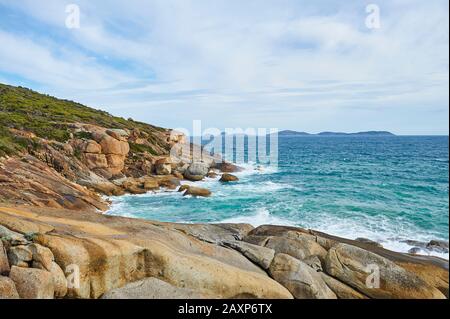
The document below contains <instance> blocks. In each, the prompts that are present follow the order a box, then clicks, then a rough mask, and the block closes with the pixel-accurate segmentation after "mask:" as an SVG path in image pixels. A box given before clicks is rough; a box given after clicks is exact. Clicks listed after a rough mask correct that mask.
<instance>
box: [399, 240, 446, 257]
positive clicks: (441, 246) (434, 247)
mask: <svg viewBox="0 0 450 319" xmlns="http://www.w3.org/2000/svg"><path fill="white" fill-rule="evenodd" d="M401 242H402V243H405V244H408V245H410V246H413V249H414V248H420V249H423V250H428V251H434V252H437V253H442V254H446V253H448V242H446V241H443V240H431V241H430V242H428V243H426V242H422V241H417V240H402V241H401Z"/></svg>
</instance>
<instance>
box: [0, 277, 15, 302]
mask: <svg viewBox="0 0 450 319" xmlns="http://www.w3.org/2000/svg"><path fill="white" fill-rule="evenodd" d="M0 299H19V294H18V293H17V289H16V285H15V284H14V281H12V280H11V279H10V278H8V277H3V276H1V275H0Z"/></svg>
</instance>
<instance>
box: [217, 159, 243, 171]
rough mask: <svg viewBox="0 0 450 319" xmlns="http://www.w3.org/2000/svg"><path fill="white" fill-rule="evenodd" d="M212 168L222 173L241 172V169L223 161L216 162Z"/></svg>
mask: <svg viewBox="0 0 450 319" xmlns="http://www.w3.org/2000/svg"><path fill="white" fill-rule="evenodd" d="M213 166H214V168H217V169H218V170H220V171H221V172H222V173H236V172H241V171H242V168H241V167H239V166H236V165H234V164H231V163H229V162H224V161H221V162H216V163H214V165H213Z"/></svg>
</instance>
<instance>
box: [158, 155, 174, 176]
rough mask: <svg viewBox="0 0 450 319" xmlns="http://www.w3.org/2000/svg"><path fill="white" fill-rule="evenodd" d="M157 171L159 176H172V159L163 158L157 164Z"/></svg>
mask: <svg viewBox="0 0 450 319" xmlns="http://www.w3.org/2000/svg"><path fill="white" fill-rule="evenodd" d="M155 171H156V174H157V175H170V174H172V162H171V161H170V158H166V157H165V158H161V159H159V160H157V161H156V162H155Z"/></svg>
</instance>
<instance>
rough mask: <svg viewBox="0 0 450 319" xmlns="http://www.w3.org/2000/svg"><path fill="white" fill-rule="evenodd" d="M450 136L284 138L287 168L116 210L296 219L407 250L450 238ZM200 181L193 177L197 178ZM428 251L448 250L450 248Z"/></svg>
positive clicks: (119, 202) (187, 218)
mask: <svg viewBox="0 0 450 319" xmlns="http://www.w3.org/2000/svg"><path fill="white" fill-rule="evenodd" d="M448 141H449V140H448V137H447V136H386V137H381V136H378V137H377V136H373V137H368V136H339V137H337V136H336V137H333V136H322V137H318V136H314V137H280V138H279V142H278V144H279V155H278V156H279V162H278V167H273V166H264V165H263V166H259V165H258V164H256V163H241V166H243V167H244V168H245V170H244V171H243V172H240V173H237V174H236V175H237V176H238V177H239V178H240V181H239V182H237V183H233V184H222V183H220V182H219V181H218V180H217V179H207V180H205V181H201V182H197V183H195V185H197V186H199V187H206V188H208V189H210V190H211V191H212V192H213V196H212V197H210V198H192V197H183V196H182V195H181V194H180V193H177V192H176V191H159V192H157V193H148V194H145V195H125V196H121V197H112V198H110V199H111V200H112V203H113V204H112V207H111V210H110V211H109V212H108V214H111V215H122V216H127V217H134V218H144V219H149V220H159V221H167V222H183V223H219V222H223V223H249V224H252V225H254V226H258V225H263V224H277V225H292V226H300V227H304V228H310V229H315V230H319V231H323V232H326V233H329V234H333V235H337V236H341V237H345V238H349V239H355V238H357V237H364V238H368V239H371V240H374V241H377V242H379V243H381V244H382V245H383V246H384V247H385V248H387V249H391V250H394V251H400V252H407V251H408V250H409V249H411V248H412V247H414V246H417V245H418V244H415V243H412V242H410V241H411V240H413V241H418V242H423V243H427V242H428V241H430V240H444V241H448V237H449V197H448V196H449V145H448ZM187 184H193V183H189V182H188V183H187ZM420 253H421V254H430V255H437V256H440V257H443V258H445V259H448V253H439V252H434V251H428V250H426V249H423V250H422V251H421V252H420Z"/></svg>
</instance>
